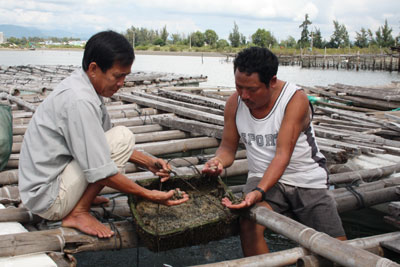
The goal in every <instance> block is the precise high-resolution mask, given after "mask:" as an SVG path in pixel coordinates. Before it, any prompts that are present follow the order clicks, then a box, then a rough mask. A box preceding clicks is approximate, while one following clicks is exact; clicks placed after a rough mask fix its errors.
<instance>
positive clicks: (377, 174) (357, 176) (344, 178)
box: [329, 163, 400, 184]
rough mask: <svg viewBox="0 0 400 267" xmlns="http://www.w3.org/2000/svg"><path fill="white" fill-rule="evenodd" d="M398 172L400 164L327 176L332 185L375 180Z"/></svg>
mask: <svg viewBox="0 0 400 267" xmlns="http://www.w3.org/2000/svg"><path fill="white" fill-rule="evenodd" d="M399 171H400V163H399V164H394V165H390V166H386V167H381V168H374V169H364V170H359V171H353V172H342V173H335V174H331V175H329V181H330V182H331V183H333V184H340V183H349V182H353V181H356V180H362V181H364V180H367V181H371V180H375V179H379V178H382V177H386V176H389V175H391V174H394V173H397V172H399Z"/></svg>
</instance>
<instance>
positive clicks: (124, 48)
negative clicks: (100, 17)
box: [82, 31, 135, 72]
mask: <svg viewBox="0 0 400 267" xmlns="http://www.w3.org/2000/svg"><path fill="white" fill-rule="evenodd" d="M134 60H135V53H134V51H133V47H132V46H131V44H130V43H129V42H128V40H127V39H126V38H125V37H124V36H123V35H122V34H119V33H116V32H114V31H103V32H99V33H96V34H95V35H93V36H92V37H90V39H89V40H88V41H87V43H86V45H85V52H84V53H83V59H82V68H83V70H84V71H87V70H88V68H89V65H90V63H92V62H96V64H97V65H98V66H99V67H100V69H101V70H102V71H103V72H106V71H107V70H108V69H110V68H111V67H112V66H113V64H114V63H116V62H118V63H119V64H121V65H122V66H129V65H131V64H132V63H133V61H134Z"/></svg>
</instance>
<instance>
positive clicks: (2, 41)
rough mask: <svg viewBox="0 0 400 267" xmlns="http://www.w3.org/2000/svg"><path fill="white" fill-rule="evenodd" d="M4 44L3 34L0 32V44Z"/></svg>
mask: <svg viewBox="0 0 400 267" xmlns="http://www.w3.org/2000/svg"><path fill="white" fill-rule="evenodd" d="M2 43H4V34H3V33H2V32H0V44H2Z"/></svg>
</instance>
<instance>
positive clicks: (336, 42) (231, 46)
mask: <svg viewBox="0 0 400 267" xmlns="http://www.w3.org/2000/svg"><path fill="white" fill-rule="evenodd" d="M299 29H300V39H298V40H296V39H295V38H294V37H293V36H288V37H287V38H286V39H283V40H280V41H278V40H277V38H276V37H275V36H274V35H273V34H272V32H271V31H269V30H267V29H263V28H259V29H257V30H256V31H255V32H254V33H253V34H251V35H250V36H248V37H246V36H245V35H243V34H242V33H241V32H240V30H239V26H238V25H237V24H236V22H235V21H234V22H233V28H232V30H231V32H230V33H229V36H228V39H220V38H219V36H218V34H217V33H216V32H215V31H214V30H212V29H206V30H205V31H204V32H202V31H195V32H191V33H189V34H185V33H169V32H168V30H167V26H164V27H163V28H162V29H159V30H153V29H147V28H144V27H141V28H139V27H134V26H131V27H130V28H128V29H127V30H126V31H125V32H123V34H124V35H125V37H126V38H127V39H128V40H129V41H130V42H131V43H132V45H133V46H134V47H135V48H136V49H138V50H146V49H152V50H168V51H184V50H188V49H189V50H194V51H215V50H216V51H225V52H231V51H233V52H234V51H236V50H237V49H238V48H239V49H240V48H242V47H246V46H251V45H255V46H261V47H268V48H272V49H274V48H275V49H276V48H279V49H282V48H286V49H299V48H303V49H304V48H308V49H311V50H312V49H313V48H319V49H322V48H342V49H343V48H371V47H372V48H375V49H376V48H388V47H391V46H395V45H398V44H399V42H400V34H399V35H398V36H396V37H394V36H393V34H392V32H393V29H392V27H390V26H389V25H388V22H387V20H385V22H384V24H383V25H382V26H380V27H379V28H378V30H376V31H372V30H371V29H366V28H363V27H362V28H361V29H360V30H359V31H357V32H356V37H355V40H353V41H351V40H350V38H349V34H348V32H347V29H346V26H345V25H344V24H341V23H340V22H339V21H337V20H334V21H333V33H332V35H331V36H330V39H329V40H326V39H323V38H322V35H321V31H320V29H319V28H318V27H313V23H312V21H311V20H310V18H309V16H308V14H305V17H304V21H303V22H302V23H301V24H300V25H299ZM50 39H51V40H52V41H53V42H59V43H66V42H68V41H70V40H79V39H74V38H50ZM46 40H49V39H46ZM44 41H45V39H44V38H38V37H32V38H25V37H24V38H14V37H11V38H8V42H9V43H13V44H15V45H17V46H25V47H26V46H28V45H30V44H37V43H39V42H44Z"/></svg>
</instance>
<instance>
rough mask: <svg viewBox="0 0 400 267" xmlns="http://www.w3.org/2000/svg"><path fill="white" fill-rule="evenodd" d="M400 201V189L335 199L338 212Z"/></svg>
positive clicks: (379, 190)
mask: <svg viewBox="0 0 400 267" xmlns="http://www.w3.org/2000/svg"><path fill="white" fill-rule="evenodd" d="M399 199H400V187H399V186H392V187H389V188H383V189H378V190H374V191H370V192H358V193H357V194H356V195H352V196H347V197H339V198H335V201H336V204H337V208H338V211H339V212H340V213H341V212H346V211H351V210H356V209H359V208H365V207H370V206H373V205H376V204H380V203H385V202H390V201H398V200H399Z"/></svg>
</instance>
